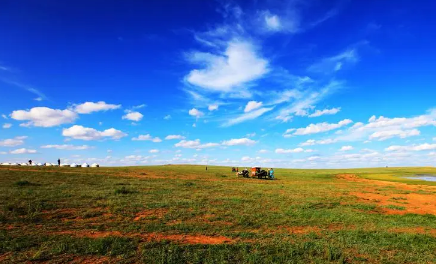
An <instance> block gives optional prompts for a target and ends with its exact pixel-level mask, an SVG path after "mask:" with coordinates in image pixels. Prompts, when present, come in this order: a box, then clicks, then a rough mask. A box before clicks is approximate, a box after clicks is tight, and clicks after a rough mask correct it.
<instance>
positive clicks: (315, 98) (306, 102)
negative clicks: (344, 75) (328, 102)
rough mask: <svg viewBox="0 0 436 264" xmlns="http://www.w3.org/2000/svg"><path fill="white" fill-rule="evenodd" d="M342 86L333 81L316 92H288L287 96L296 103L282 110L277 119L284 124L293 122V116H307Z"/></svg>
mask: <svg viewBox="0 0 436 264" xmlns="http://www.w3.org/2000/svg"><path fill="white" fill-rule="evenodd" d="M341 85H342V83H341V82H338V81H331V82H330V83H328V84H327V85H326V86H324V87H323V88H321V89H320V90H319V91H315V92H300V91H294V92H291V91H293V90H291V91H288V93H289V95H287V96H288V97H289V99H291V98H292V99H294V101H293V102H292V103H291V104H289V105H288V106H286V107H284V108H282V109H281V110H280V112H279V114H278V116H276V119H278V120H281V121H282V122H288V121H290V120H292V116H293V115H297V116H307V115H308V110H309V109H313V108H314V105H315V104H316V103H318V102H319V101H320V100H322V99H323V98H325V97H326V96H327V95H328V94H330V93H332V92H333V91H334V90H336V89H338V88H339V87H340V86H341ZM276 101H277V100H276ZM278 102H280V100H278Z"/></svg>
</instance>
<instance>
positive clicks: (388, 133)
mask: <svg viewBox="0 0 436 264" xmlns="http://www.w3.org/2000/svg"><path fill="white" fill-rule="evenodd" d="M420 134H421V132H420V131H419V130H418V129H411V130H401V129H393V130H384V131H376V132H374V133H372V134H371V135H370V136H369V139H370V140H373V139H377V140H379V141H382V140H386V139H390V138H393V137H400V138H407V137H413V136H419V135H420Z"/></svg>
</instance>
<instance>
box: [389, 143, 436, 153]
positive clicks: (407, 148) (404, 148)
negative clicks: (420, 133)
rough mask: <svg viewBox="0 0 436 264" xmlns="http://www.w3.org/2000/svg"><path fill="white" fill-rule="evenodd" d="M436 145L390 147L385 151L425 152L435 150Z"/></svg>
mask: <svg viewBox="0 0 436 264" xmlns="http://www.w3.org/2000/svg"><path fill="white" fill-rule="evenodd" d="M435 149H436V144H428V143H425V144H421V145H412V146H390V147H387V148H385V151H425V150H435Z"/></svg>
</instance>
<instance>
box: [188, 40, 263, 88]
mask: <svg viewBox="0 0 436 264" xmlns="http://www.w3.org/2000/svg"><path fill="white" fill-rule="evenodd" d="M188 58H189V60H190V61H191V62H192V63H196V64H199V65H202V66H204V67H203V68H202V69H195V70H192V71H191V72H190V73H189V74H188V75H187V76H186V77H185V79H186V81H187V82H188V83H190V84H192V85H195V86H198V87H201V88H203V89H205V90H208V91H214V92H224V93H229V92H232V91H233V89H235V88H237V87H240V86H241V85H243V84H245V83H248V82H250V81H253V80H256V79H259V78H261V77H262V76H263V75H265V74H266V73H267V72H268V61H267V60H265V59H263V58H261V57H260V56H259V55H258V53H257V51H256V49H255V47H254V46H253V45H252V44H251V43H249V42H247V41H236V40H233V41H230V42H229V43H228V44H227V48H226V50H225V51H224V52H223V53H222V54H212V53H206V52H193V53H191V54H189V56H188Z"/></svg>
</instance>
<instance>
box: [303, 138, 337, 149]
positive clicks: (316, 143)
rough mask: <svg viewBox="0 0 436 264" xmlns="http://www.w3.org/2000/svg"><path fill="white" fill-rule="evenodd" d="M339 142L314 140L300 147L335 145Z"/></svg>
mask: <svg viewBox="0 0 436 264" xmlns="http://www.w3.org/2000/svg"><path fill="white" fill-rule="evenodd" d="M336 142H337V140H335V139H331V138H329V139H321V140H314V139H309V140H307V141H305V142H303V143H301V144H300V146H302V147H304V146H314V145H327V144H333V143H336Z"/></svg>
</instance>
